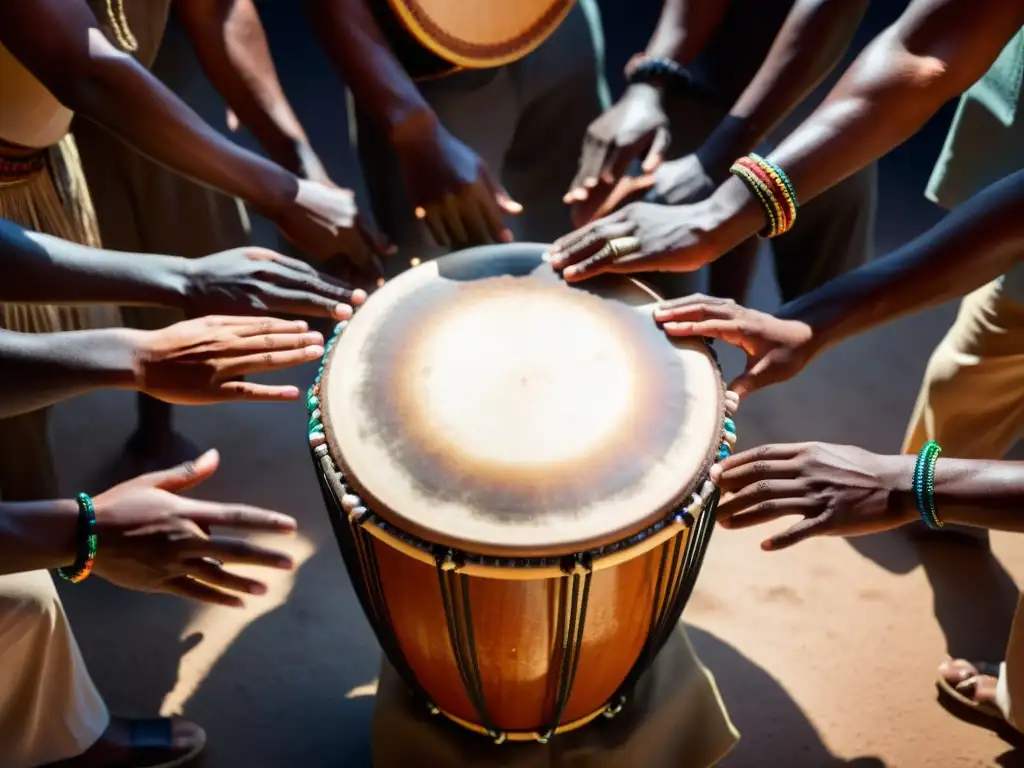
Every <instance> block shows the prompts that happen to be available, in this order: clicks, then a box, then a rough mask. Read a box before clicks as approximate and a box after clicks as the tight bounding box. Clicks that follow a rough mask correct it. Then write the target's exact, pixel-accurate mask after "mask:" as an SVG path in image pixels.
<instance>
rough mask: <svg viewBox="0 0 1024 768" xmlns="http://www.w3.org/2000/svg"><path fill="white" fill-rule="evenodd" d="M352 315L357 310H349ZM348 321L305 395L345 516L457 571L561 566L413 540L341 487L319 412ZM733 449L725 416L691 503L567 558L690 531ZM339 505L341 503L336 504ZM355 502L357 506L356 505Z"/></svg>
mask: <svg viewBox="0 0 1024 768" xmlns="http://www.w3.org/2000/svg"><path fill="white" fill-rule="evenodd" d="M353 311H355V310H353ZM348 323H349V321H348V320H342V321H341V322H339V323H338V324H337V325H336V326H335V328H334V333H333V334H332V335H331V338H330V339H329V340H328V341H327V343H326V344H325V345H324V354H323V357H322V358H321V360H320V366H319V368H318V369H317V373H316V378H315V379H314V382H313V385H312V386H311V387H310V388H309V390H308V392H307V394H306V410H307V413H308V416H309V420H308V422H307V440H308V441H313V440H314V438H316V436H318V435H319V436H322V439H323V441H324V442H323V444H321V445H319V446H318V447H317V448H315V449H314V453H315V454H316V455H317V456H323V455H327V456H330V458H331V463H332V464H333V465H334V466H335V468H336V471H337V472H338V474H339V476H340V479H341V481H342V488H343V490H344V491H345V492H346V493H347V494H348V495H351V497H352V498H353V499H354V502H353V503H352V504H350V505H349V507H350V508H349V509H348V512H349V514H350V515H351V516H353V517H355V518H356V519H359V520H360V521H361V523H362V524H363V525H374V526H376V527H378V528H380V529H381V530H382V531H384V532H385V533H387V534H389V535H390V536H393V537H394V538H396V539H399V540H400V541H403V542H405V543H406V544H408V545H410V546H413V547H415V548H417V549H419V550H422V551H424V552H428V553H436V552H437V551H438V550H440V551H442V552H446V553H447V556H448V558H449V559H450V560H452V561H453V563H455V564H457V565H461V564H465V563H472V564H475V565H483V566H493V567H499V568H502V567H504V568H550V567H557V566H560V565H561V564H562V563H564V562H565V560H566V557H567V556H566V555H559V556H549V557H498V556H494V555H482V554H476V553H472V552H468V551H464V550H457V549H455V548H451V547H447V546H443V545H439V544H436V543H433V542H430V541H427V540H425V539H422V538H420V537H418V536H413V535H412V534H410V533H407V532H405V531H403V530H401V529H400V528H398V527H397V526H395V525H392V524H391V523H388V522H386V521H385V520H383V519H382V518H381V517H380V516H379V515H378V514H377V513H375V512H373V511H372V510H370V509H368V508H367V507H366V506H365V504H364V503H363V501H362V499H360V498H359V497H358V496H357V495H356V494H355V493H354V492H353V491H352V489H350V488H349V487H348V485H347V484H345V483H344V480H345V475H344V472H342V471H341V468H340V467H338V464H337V461H336V460H335V459H334V457H333V456H331V454H330V448H329V446H328V445H327V442H326V440H327V436H326V434H325V433H324V421H323V412H322V410H321V389H322V384H323V376H324V370H325V368H326V366H327V362H328V360H329V358H330V354H331V350H332V349H333V348H334V345H335V344H337V342H338V339H339V338H340V337H341V334H342V333H343V332H344V330H345V328H346V327H347V326H348ZM703 341H704V343H705V345H706V347H707V349H708V351H709V352H710V354H711V358H712V360H713V361H714V364H715V366H716V367H717V368H718V370H719V373H721V363H720V362H719V360H718V355H717V353H716V352H715V349H714V347H713V346H712V344H711V340H710V339H703ZM722 389H723V394H724V392H725V384H724V380H723V384H722ZM735 447H736V423H735V421H733V419H732V417H731V416H730V415H729V414H728V411H726V413H725V416H724V417H723V421H722V431H721V442H720V444H719V447H718V452H717V454H716V455H714V456H712V457H711V458H710V459H709V460H708V461H706V462H705V466H704V468H703V471H702V473H701V479H700V480H699V481H698V482H697V484H696V486H695V488H697V489H699V490H695V491H694V492H693V493H691V494H690V497H689V498H688V499H687V500H686V501H685V502H684V503H681V504H679V505H677V506H674V507H673V508H672V509H671V510H670V511H669V512H668V514H666V515H665V516H664V517H662V518H661V519H659V520H657V521H656V522H654V523H653V524H651V525H648V526H647V527H646V528H644V529H643V530H642V531H640V532H638V533H634V534H632V535H630V536H628V537H625V538H622V539H619V540H618V541H615V542H613V543H611V544H608V545H605V546H601V547H595V548H592V549H588V550H584V551H582V552H579V553H576V554H575V555H569V556H568V557H580V558H585V559H587V560H593V559H596V558H600V557H604V556H607V555H611V554H614V553H616V552H619V551H621V550H624V549H629V548H630V547H633V546H635V545H637V544H639V543H640V542H642V541H644V540H645V539H647V538H648V537H650V536H653V535H655V534H657V533H658V532H660V531H662V530H663V529H664V528H665V527H666V526H668V525H670V524H673V523H675V524H682V525H684V526H685V527H687V528H689V527H691V526H692V525H693V521H694V520H695V519H696V518H697V515H698V514H699V513H700V512H701V511H702V510H703V509H704V506H705V505H706V504H707V502H708V501H709V500H710V499H711V498H712V496H714V495H715V493H716V491H717V488H718V487H717V486H716V485H715V483H714V482H712V480H711V479H710V477H709V474H708V472H709V470H710V467H711V465H712V464H714V463H715V462H716V461H721V460H722V459H724V458H726V457H727V456H730V455H731V454H732V453H733V451H734V449H735ZM339 501H340V500H339ZM355 502H358V503H355Z"/></svg>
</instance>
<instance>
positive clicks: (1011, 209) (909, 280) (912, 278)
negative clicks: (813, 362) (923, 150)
mask: <svg viewBox="0 0 1024 768" xmlns="http://www.w3.org/2000/svg"><path fill="white" fill-rule="evenodd" d="M1021 254H1024V170H1021V171H1017V172H1016V173H1014V174H1012V175H1011V176H1008V177H1007V178H1005V179H1003V180H1002V181H1000V182H997V183H996V184H993V185H992V186H990V187H988V188H987V189H985V190H984V191H982V192H980V193H979V194H977V195H975V196H974V197H973V198H971V199H970V200H968V201H967V202H966V203H964V204H963V205H961V206H958V207H957V208H956V209H955V210H954V211H953V212H952V213H950V214H948V215H947V216H946V217H945V218H944V219H943V220H942V221H941V222H939V224H938V225H936V226H935V227H933V228H932V229H930V230H928V231H927V232H925V233H924V234H922V235H920V236H919V237H917V238H915V239H914V240H912V241H911V242H910V243H908V244H906V245H905V246H903V247H902V248H900V249H898V250H896V251H894V252H893V253H890V254H888V255H887V256H885V257H884V258H881V259H877V260H875V261H873V262H870V263H869V264H866V265H864V266H863V267H860V268H859V269H856V270H854V271H853V272H849V273H847V274H845V275H842V276H841V277H838V278H836V279H834V280H832V281H830V282H829V283H827V284H825V285H824V286H822V287H821V288H818V289H817V290H815V291H812V292H811V293H809V294H807V295H806V296H804V297H802V298H800V299H797V300H796V301H793V302H790V303H789V304H787V305H785V306H784V307H782V309H781V310H780V311H779V313H778V316H779V317H780V318H785V319H791V320H800V321H802V322H805V323H807V324H808V325H810V326H811V328H812V329H813V330H814V335H813V339H812V341H811V344H812V345H813V347H814V350H815V353H818V352H821V351H822V350H824V349H827V348H828V347H831V346H833V345H835V344H837V343H839V342H840V341H842V340H843V339H846V338H849V337H850V336H855V335H857V334H859V333H862V332H864V331H866V330H868V329H869V328H872V327H875V326H878V325H882V324H884V323H887V322H890V321H892V320H895V319H897V318H899V317H901V316H903V315H908V314H913V313H915V312H919V311H921V310H923V309H926V308H928V307H931V306H936V305H938V304H941V303H943V302H945V301H949V300H950V299H954V298H957V297H959V296H963V295H965V294H967V293H969V292H971V291H972V290H974V289H975V288H979V287H981V286H982V285H984V284H985V283H987V282H989V281H990V280H993V279H995V278H996V277H998V276H999V275H1001V274H1003V273H1005V272H1007V271H1008V270H1009V269H1010V268H1011V267H1013V266H1014V264H1016V263H1018V262H1019V261H1020V259H1021Z"/></svg>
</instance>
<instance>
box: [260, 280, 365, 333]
mask: <svg viewBox="0 0 1024 768" xmlns="http://www.w3.org/2000/svg"><path fill="white" fill-rule="evenodd" d="M305 282H306V285H309V284H311V283H312V282H313V281H305ZM345 293H349V291H345ZM350 295H351V294H350ZM349 300H351V299H349ZM267 306H268V307H269V309H270V310H271V311H273V312H286V313H288V314H294V315H307V316H309V317H333V318H335V319H336V320H347V319H348V318H350V317H351V316H352V306H351V304H347V303H344V302H339V301H338V300H337V299H336V298H334V297H333V296H331V295H324V294H323V293H322V292H320V291H318V290H316V289H315V288H313V289H309V290H291V289H288V288H277V289H274V291H273V294H271V295H270V296H268V301H267ZM268 338H272V337H268Z"/></svg>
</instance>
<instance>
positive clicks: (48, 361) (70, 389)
mask: <svg viewBox="0 0 1024 768" xmlns="http://www.w3.org/2000/svg"><path fill="white" fill-rule="evenodd" d="M139 333H140V332H139V331H130V330H127V329H113V330H101V331H70V332H67V333H15V332H13V331H4V330H0V419H2V418H8V417H10V416H17V415H18V414H22V413H29V412H31V411H35V410H38V409H40V408H44V407H46V406H48V405H53V404H54V403H57V402H60V401H62V400H67V399H69V398H72V397H76V396H78V395H81V394H84V393H85V392H88V391H90V390H93V389H100V388H107V387H121V388H132V387H133V386H134V384H135V381H136V374H135V362H136V361H135V350H136V349H137V345H136V344H135V343H134V340H133V339H134V337H135V335H137V334H139Z"/></svg>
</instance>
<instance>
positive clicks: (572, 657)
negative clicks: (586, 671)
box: [537, 556, 594, 744]
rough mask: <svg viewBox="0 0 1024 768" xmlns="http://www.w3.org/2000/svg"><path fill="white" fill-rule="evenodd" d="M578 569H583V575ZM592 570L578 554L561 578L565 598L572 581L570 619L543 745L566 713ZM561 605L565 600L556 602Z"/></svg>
mask: <svg viewBox="0 0 1024 768" xmlns="http://www.w3.org/2000/svg"><path fill="white" fill-rule="evenodd" d="M580 570H585V573H584V574H583V576H582V578H581V576H580ZM593 573H594V572H593V570H592V569H591V567H590V566H589V564H588V565H583V563H582V562H581V559H580V558H579V556H577V557H576V558H574V561H573V571H572V573H571V575H569V574H567V575H566V577H565V578H564V579H562V580H561V582H562V583H561V585H560V589H561V591H562V595H563V597H564V595H565V591H566V589H567V584H568V582H570V581H571V582H572V596H571V598H570V599H571V601H572V607H571V608H570V609H569V621H568V622H567V623H566V624H565V626H564V632H563V636H562V654H561V660H560V662H559V665H560V668H559V674H558V678H559V679H558V694H557V696H556V697H555V709H554V713H553V715H552V717H551V725H550V727H549V728H548V730H547V731H546V732H545V733H543V734H542V735H541V736H540V737H539V738H538V739H537V740H538V741H539V742H540V743H541V744H546V743H547V742H548V740H549V739H550V738H551V736H552V735H554V733H555V731H556V730H558V725H559V723H560V722H561V720H562V715H563V714H565V707H566V706H567V705H568V703H569V697H570V696H571V695H572V688H573V685H574V684H575V682H576V671H577V670H578V669H579V664H580V652H581V650H582V649H583V630H584V629H585V628H586V623H587V605H588V603H589V602H590V582H591V579H592V577H593ZM581 580H582V582H583V588H582V598H581V597H580V582H581ZM559 602H560V603H561V604H562V606H563V614H564V610H565V608H564V600H562V601H559Z"/></svg>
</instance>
